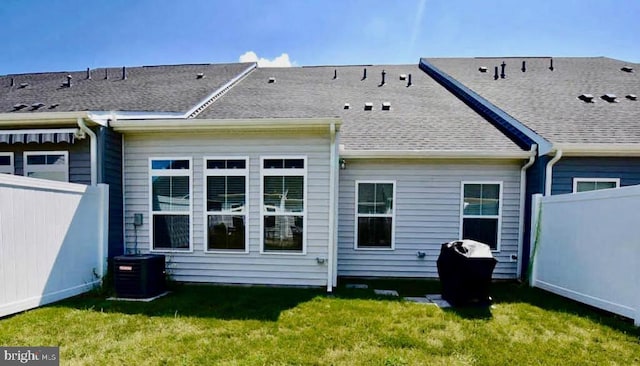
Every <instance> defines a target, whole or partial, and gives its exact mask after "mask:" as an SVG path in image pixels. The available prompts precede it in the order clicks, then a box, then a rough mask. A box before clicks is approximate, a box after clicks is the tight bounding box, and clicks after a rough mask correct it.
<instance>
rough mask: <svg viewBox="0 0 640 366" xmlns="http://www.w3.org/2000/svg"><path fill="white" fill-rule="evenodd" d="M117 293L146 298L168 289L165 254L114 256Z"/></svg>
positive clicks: (123, 295)
mask: <svg viewBox="0 0 640 366" xmlns="http://www.w3.org/2000/svg"><path fill="white" fill-rule="evenodd" d="M113 267H114V268H113V274H114V283H115V290H116V295H117V296H118V297H122V298H134V299H145V298H150V297H154V296H157V295H160V294H162V293H164V292H165V291H166V281H165V258H164V255H157V254H142V255H121V256H117V257H114V258H113Z"/></svg>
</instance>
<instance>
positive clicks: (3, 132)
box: [0, 128, 79, 135]
mask: <svg viewBox="0 0 640 366" xmlns="http://www.w3.org/2000/svg"><path fill="white" fill-rule="evenodd" d="M78 131H79V129H78V128H37V129H34V128H30V129H24V130H0V135H11V134H14V133H24V134H29V133H77V132H78Z"/></svg>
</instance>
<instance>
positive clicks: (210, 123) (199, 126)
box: [110, 118, 342, 132]
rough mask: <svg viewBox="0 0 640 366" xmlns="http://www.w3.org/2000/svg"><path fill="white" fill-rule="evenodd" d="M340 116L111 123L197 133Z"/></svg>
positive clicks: (319, 123)
mask: <svg viewBox="0 0 640 366" xmlns="http://www.w3.org/2000/svg"><path fill="white" fill-rule="evenodd" d="M341 123H342V121H341V120H340V119H339V118H254V119H158V120H112V121H111V123H110V126H111V127H112V128H113V129H114V130H115V131H118V132H138V131H139V132H172V131H173V132H175V131H182V132H193V131H215V130H273V129H287V130H291V131H294V130H298V129H314V128H326V127H327V126H329V125H331V124H335V125H336V127H337V126H339V125H340V124H341Z"/></svg>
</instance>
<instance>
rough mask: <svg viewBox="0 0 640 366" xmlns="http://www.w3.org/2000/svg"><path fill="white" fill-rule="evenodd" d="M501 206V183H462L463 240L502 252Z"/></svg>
mask: <svg viewBox="0 0 640 366" xmlns="http://www.w3.org/2000/svg"><path fill="white" fill-rule="evenodd" d="M501 204H502V183H501V182H486V183H485V182H479V183H477V182H462V208H461V210H462V223H461V226H462V229H461V235H460V236H461V239H472V240H475V241H479V242H481V243H485V244H488V245H489V246H490V247H491V249H492V250H500V226H501V212H502V207H501Z"/></svg>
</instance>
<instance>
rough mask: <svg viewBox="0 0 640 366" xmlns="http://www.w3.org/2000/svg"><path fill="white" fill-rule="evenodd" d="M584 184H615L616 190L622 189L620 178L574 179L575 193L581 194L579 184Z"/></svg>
mask: <svg viewBox="0 0 640 366" xmlns="http://www.w3.org/2000/svg"><path fill="white" fill-rule="evenodd" d="M583 182H587V183H600V182H607V183H612V182H613V183H615V184H616V186H615V188H620V178H573V193H579V192H578V183H583Z"/></svg>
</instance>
